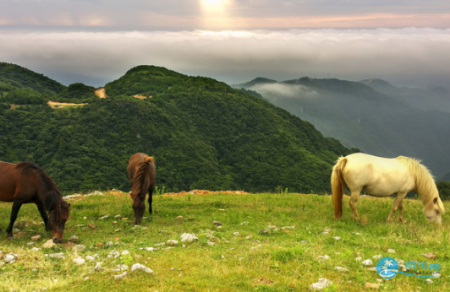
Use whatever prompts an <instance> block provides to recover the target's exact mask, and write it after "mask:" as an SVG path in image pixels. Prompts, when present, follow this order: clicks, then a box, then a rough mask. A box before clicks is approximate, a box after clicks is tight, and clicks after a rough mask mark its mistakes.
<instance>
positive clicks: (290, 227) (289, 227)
mask: <svg viewBox="0 0 450 292" xmlns="http://www.w3.org/2000/svg"><path fill="white" fill-rule="evenodd" d="M281 229H295V226H283V227H281Z"/></svg>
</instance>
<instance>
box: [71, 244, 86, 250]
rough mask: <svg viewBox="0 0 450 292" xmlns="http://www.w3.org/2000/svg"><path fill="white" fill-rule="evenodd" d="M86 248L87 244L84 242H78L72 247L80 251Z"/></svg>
mask: <svg viewBox="0 0 450 292" xmlns="http://www.w3.org/2000/svg"><path fill="white" fill-rule="evenodd" d="M85 248H86V246H85V245H84V244H77V245H74V246H73V247H72V249H74V250H78V251H82V250H84V249H85Z"/></svg>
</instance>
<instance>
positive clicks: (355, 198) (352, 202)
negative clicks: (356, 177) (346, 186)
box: [348, 189, 361, 219]
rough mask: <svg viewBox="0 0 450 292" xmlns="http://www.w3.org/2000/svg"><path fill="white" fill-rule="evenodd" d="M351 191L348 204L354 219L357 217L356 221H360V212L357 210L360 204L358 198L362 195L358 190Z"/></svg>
mask: <svg viewBox="0 0 450 292" xmlns="http://www.w3.org/2000/svg"><path fill="white" fill-rule="evenodd" d="M350 191H351V193H352V194H351V197H350V201H349V202H348V204H349V205H350V208H351V209H352V213H353V217H355V219H359V216H358V211H357V210H356V205H357V204H358V198H359V194H360V193H361V190H360V189H358V190H357V191H355V190H350Z"/></svg>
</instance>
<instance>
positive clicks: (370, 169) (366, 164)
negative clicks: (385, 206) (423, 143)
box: [331, 153, 445, 226]
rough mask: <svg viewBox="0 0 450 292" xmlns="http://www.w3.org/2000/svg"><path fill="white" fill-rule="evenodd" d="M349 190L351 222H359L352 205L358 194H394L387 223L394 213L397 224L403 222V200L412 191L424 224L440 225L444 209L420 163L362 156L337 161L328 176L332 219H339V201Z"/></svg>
mask: <svg viewBox="0 0 450 292" xmlns="http://www.w3.org/2000/svg"><path fill="white" fill-rule="evenodd" d="M347 187H348V188H349V189H350V192H351V197H350V202H349V205H350V208H351V210H352V212H353V216H354V218H355V219H359V216H358V211H357V210H356V205H357V202H358V197H359V195H360V193H361V190H362V191H364V192H365V193H367V194H369V195H371V196H375V197H387V196H390V195H393V194H396V198H395V200H394V204H393V206H392V210H391V213H390V214H389V217H388V222H391V221H392V218H393V216H394V214H395V211H397V210H398V221H399V222H404V221H405V220H404V219H403V206H402V203H403V198H404V197H406V194H407V193H408V192H410V191H415V192H417V194H418V195H419V197H420V199H421V200H422V203H423V206H424V208H423V212H424V214H425V217H426V219H427V220H428V222H430V223H433V222H436V223H437V224H438V225H439V226H441V225H442V219H441V214H444V213H445V208H444V205H443V204H442V201H441V199H440V198H439V192H438V190H437V187H436V184H435V182H434V179H433V176H432V175H431V173H430V171H429V170H428V169H427V168H426V167H425V166H424V165H422V164H420V161H418V160H416V159H414V158H409V157H405V156H399V157H397V158H382V157H377V156H373V155H369V154H364V153H355V154H350V155H348V156H346V157H340V158H339V159H338V160H337V162H336V164H335V165H334V167H333V172H332V174H331V189H332V193H333V205H334V217H335V218H336V219H339V218H341V216H342V197H343V194H344V191H345V189H346V188H347Z"/></svg>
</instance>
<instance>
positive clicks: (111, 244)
mask: <svg viewBox="0 0 450 292" xmlns="http://www.w3.org/2000/svg"><path fill="white" fill-rule="evenodd" d="M113 245H114V243H113V242H112V241H108V242H107V243H105V246H106V247H109V246H113Z"/></svg>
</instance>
